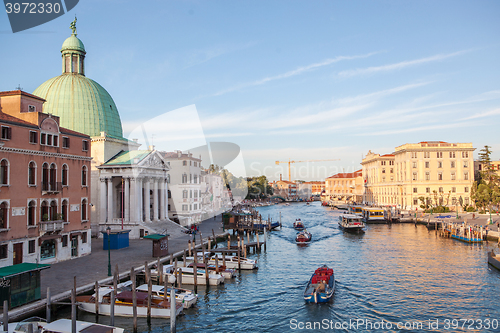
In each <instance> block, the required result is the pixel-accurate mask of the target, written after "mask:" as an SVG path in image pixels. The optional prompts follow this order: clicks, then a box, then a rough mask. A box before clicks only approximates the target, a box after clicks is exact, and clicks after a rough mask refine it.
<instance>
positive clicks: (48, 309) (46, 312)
mask: <svg viewBox="0 0 500 333" xmlns="http://www.w3.org/2000/svg"><path fill="white" fill-rule="evenodd" d="M50 303H51V298H50V287H47V304H46V305H45V319H46V320H47V323H50V307H51V304H50Z"/></svg>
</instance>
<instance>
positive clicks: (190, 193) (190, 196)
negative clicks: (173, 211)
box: [189, 190, 193, 198]
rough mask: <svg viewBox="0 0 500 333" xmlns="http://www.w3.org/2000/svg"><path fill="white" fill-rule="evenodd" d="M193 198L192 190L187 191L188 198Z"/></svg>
mask: <svg viewBox="0 0 500 333" xmlns="http://www.w3.org/2000/svg"><path fill="white" fill-rule="evenodd" d="M192 197H193V190H189V198H192Z"/></svg>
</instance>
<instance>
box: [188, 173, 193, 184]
mask: <svg viewBox="0 0 500 333" xmlns="http://www.w3.org/2000/svg"><path fill="white" fill-rule="evenodd" d="M192 183H193V175H192V174H189V184H192Z"/></svg>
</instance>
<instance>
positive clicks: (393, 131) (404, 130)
mask: <svg viewBox="0 0 500 333" xmlns="http://www.w3.org/2000/svg"><path fill="white" fill-rule="evenodd" d="M474 125H476V124H471V123H470V122H460V123H449V124H440V125H423V126H418V127H410V128H402V129H399V130H398V129H394V128H391V129H388V130H385V131H378V132H361V133H357V134H356V136H375V135H394V134H402V133H404V134H407V133H412V132H422V131H430V130H432V131H435V130H438V129H446V128H458V127H468V126H474Z"/></svg>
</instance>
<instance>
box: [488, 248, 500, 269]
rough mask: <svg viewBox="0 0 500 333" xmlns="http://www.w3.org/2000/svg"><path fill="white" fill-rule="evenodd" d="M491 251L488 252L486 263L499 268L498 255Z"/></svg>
mask: <svg viewBox="0 0 500 333" xmlns="http://www.w3.org/2000/svg"><path fill="white" fill-rule="evenodd" d="M492 252H493V251H491V252H488V264H490V265H491V266H493V267H495V268H496V269H498V270H500V255H498V256H493V254H492Z"/></svg>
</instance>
